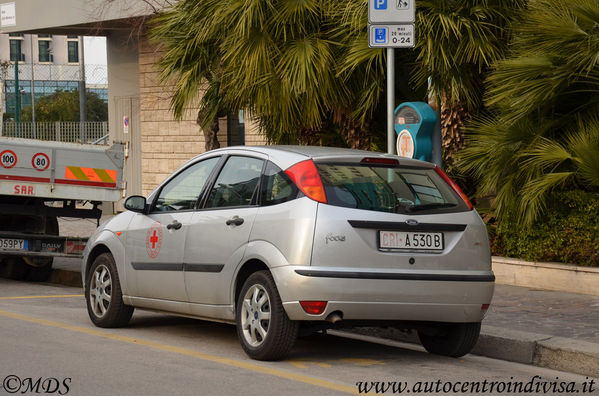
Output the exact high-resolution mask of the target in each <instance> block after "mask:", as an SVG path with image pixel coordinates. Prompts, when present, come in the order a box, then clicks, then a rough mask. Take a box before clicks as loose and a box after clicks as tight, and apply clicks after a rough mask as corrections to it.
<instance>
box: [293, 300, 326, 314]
mask: <svg viewBox="0 0 599 396" xmlns="http://www.w3.org/2000/svg"><path fill="white" fill-rule="evenodd" d="M300 305H301V306H302V308H303V309H304V311H306V313H308V314H310V315H320V314H321V313H323V312H324V310H325V309H326V308H327V302H326V301H300Z"/></svg>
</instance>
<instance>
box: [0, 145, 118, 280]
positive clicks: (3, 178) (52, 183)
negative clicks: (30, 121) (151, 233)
mask: <svg viewBox="0 0 599 396" xmlns="http://www.w3.org/2000/svg"><path fill="white" fill-rule="evenodd" d="M124 150H125V147H124V146H123V145H122V144H120V143H115V144H114V145H112V146H110V147H108V146H97V145H91V144H77V143H62V142H51V141H40V140H30V139H22V138H8V137H0V276H3V277H9V278H12V279H26V280H30V281H45V280H47V279H48V277H49V276H50V274H51V272H52V261H53V259H54V257H57V256H64V257H80V256H81V253H82V251H83V248H84V247H85V243H86V241H87V239H86V238H72V237H64V236H60V233H59V229H58V220H57V218H58V217H75V218H88V219H96V220H97V221H99V219H100V216H101V215H102V211H101V209H100V204H101V203H102V202H116V201H118V200H120V199H121V198H122V197H123V191H124V183H123V167H124V159H125V152H124ZM78 201H88V202H89V203H91V208H88V209H84V208H81V206H80V205H76V203H77V202H78ZM89 206H90V205H88V207H89Z"/></svg>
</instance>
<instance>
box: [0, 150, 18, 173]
mask: <svg viewBox="0 0 599 396" xmlns="http://www.w3.org/2000/svg"><path fill="white" fill-rule="evenodd" d="M16 164H17V155H16V154H15V152H14V151H12V150H4V151H3V152H1V153H0V165H2V166H3V167H4V168H7V169H8V168H12V167H13V166H15V165H16Z"/></svg>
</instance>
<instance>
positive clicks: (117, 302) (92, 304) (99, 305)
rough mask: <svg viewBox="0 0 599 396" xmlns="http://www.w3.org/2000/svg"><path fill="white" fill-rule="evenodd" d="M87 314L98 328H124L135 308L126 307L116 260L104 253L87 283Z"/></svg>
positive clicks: (91, 269)
mask: <svg viewBox="0 0 599 396" xmlns="http://www.w3.org/2000/svg"><path fill="white" fill-rule="evenodd" d="M85 286H86V287H85V299H86V301H87V313H88V314H89V318H90V319H91V321H92V322H93V323H94V324H95V325H96V326H98V327H122V326H125V325H126V324H127V323H129V319H131V315H133V307H131V306H129V305H125V303H124V302H123V293H122V292H121V285H120V282H119V275H118V273H117V270H116V264H115V262H114V258H113V257H112V255H111V254H110V253H102V254H101V255H99V256H98V257H96V259H95V260H94V262H93V264H92V266H91V268H90V270H89V273H88V275H87V281H86V283H85Z"/></svg>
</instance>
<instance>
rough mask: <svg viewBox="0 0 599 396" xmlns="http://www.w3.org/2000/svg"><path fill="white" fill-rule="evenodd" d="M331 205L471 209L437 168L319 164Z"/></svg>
mask: <svg viewBox="0 0 599 396" xmlns="http://www.w3.org/2000/svg"><path fill="white" fill-rule="evenodd" d="M316 167H317V169H318V172H319V173H320V177H321V179H322V183H323V185H324V189H325V193H326V196H327V201H328V204H329V205H335V206H343V207H347V208H355V209H365V210H373V211H377V212H389V213H414V214H416V213H423V214H425V213H426V214H430V213H448V212H461V211H467V210H468V207H467V206H466V204H465V203H464V201H463V200H462V199H461V198H460V197H459V196H458V195H457V194H456V193H455V191H454V190H453V189H452V188H451V187H450V186H448V185H447V183H445V181H444V180H443V179H442V178H441V176H439V175H438V174H437V173H436V172H435V170H434V169H429V168H419V167H401V166H399V167H395V166H380V165H369V164H338V163H316Z"/></svg>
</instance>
